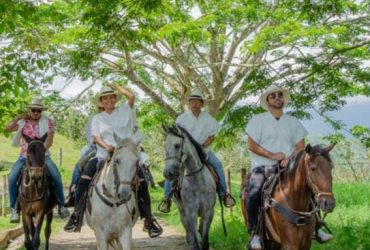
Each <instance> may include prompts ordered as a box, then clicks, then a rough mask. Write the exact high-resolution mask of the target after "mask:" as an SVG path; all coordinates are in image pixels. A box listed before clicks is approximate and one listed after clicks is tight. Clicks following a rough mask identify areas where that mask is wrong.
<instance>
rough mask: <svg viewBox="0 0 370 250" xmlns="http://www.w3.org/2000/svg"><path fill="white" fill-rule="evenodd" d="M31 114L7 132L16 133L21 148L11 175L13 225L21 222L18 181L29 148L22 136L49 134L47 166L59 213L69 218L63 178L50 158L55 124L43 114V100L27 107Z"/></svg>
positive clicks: (10, 125) (15, 142)
mask: <svg viewBox="0 0 370 250" xmlns="http://www.w3.org/2000/svg"><path fill="white" fill-rule="evenodd" d="M27 108H28V109H29V112H28V113H27V114H21V115H18V116H16V117H15V118H14V119H13V120H12V121H10V122H9V123H8V124H7V126H6V128H5V130H6V131H8V132H16V134H15V136H14V139H13V144H12V145H13V146H15V147H21V153H20V156H19V158H18V160H17V161H16V163H15V164H14V166H13V167H12V169H11V171H10V174H9V196H10V207H11V208H12V215H11V217H10V222H11V223H18V222H19V211H18V209H17V207H16V202H17V199H18V190H19V186H18V184H17V181H18V179H19V176H20V174H21V172H22V168H23V166H24V165H25V163H26V157H27V147H28V143H27V142H26V141H25V140H24V138H23V137H22V134H25V135H27V136H28V137H29V138H35V137H38V138H41V137H42V136H43V135H45V134H46V133H47V139H46V142H45V143H44V146H45V148H46V149H47V152H46V159H45V161H46V165H47V166H48V169H49V173H50V175H51V178H52V180H53V182H54V188H55V193H56V195H57V198H58V203H59V208H58V213H59V216H60V217H61V218H66V217H68V216H69V212H68V209H67V208H66V207H64V194H63V184H62V177H61V175H60V173H59V170H58V168H57V167H56V166H55V164H54V162H53V161H52V160H51V158H50V152H49V150H48V149H49V148H50V147H51V146H52V145H53V140H54V122H53V121H52V120H51V119H50V118H48V117H45V116H43V115H42V112H43V111H44V110H45V109H46V108H45V106H44V105H43V103H42V100H41V99H36V98H35V99H33V100H32V101H31V103H30V104H29V105H28V106H27Z"/></svg>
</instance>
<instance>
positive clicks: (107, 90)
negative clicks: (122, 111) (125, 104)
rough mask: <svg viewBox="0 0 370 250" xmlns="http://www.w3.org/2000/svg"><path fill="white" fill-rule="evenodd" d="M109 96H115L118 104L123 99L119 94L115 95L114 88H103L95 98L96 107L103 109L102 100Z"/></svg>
mask: <svg viewBox="0 0 370 250" xmlns="http://www.w3.org/2000/svg"><path fill="white" fill-rule="evenodd" d="M107 95H115V96H116V102H118V101H119V100H120V99H121V98H122V95H121V94H119V93H115V92H114V91H113V89H112V88H110V87H108V86H103V87H101V89H100V92H99V94H98V95H97V96H96V97H95V98H94V103H95V104H96V106H98V107H101V108H103V107H104V106H103V103H102V102H101V100H100V98H102V97H103V96H107Z"/></svg>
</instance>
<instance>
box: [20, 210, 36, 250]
mask: <svg viewBox="0 0 370 250" xmlns="http://www.w3.org/2000/svg"><path fill="white" fill-rule="evenodd" d="M22 221H23V231H24V247H25V248H26V249H27V250H31V249H32V241H31V237H30V233H31V232H32V225H33V222H32V218H31V217H30V216H28V215H27V214H25V213H23V215H22Z"/></svg>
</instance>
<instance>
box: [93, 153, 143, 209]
mask: <svg viewBox="0 0 370 250" xmlns="http://www.w3.org/2000/svg"><path fill="white" fill-rule="evenodd" d="M121 147H123V146H121ZM121 147H119V148H116V150H115V151H114V154H113V157H112V159H115V158H116V154H117V151H118V150H120V149H121ZM127 147H128V148H129V149H130V150H131V152H132V153H134V154H135V155H136V156H137V157H138V153H137V152H135V151H134V150H132V148H131V147H129V146H127ZM110 165H111V167H113V183H114V188H115V189H116V192H118V188H119V187H120V186H121V185H129V186H131V190H133V189H135V187H134V186H135V184H136V183H137V181H136V180H137V178H138V177H137V173H138V171H139V160H138V161H137V162H136V164H135V174H134V176H133V177H132V179H131V180H130V181H122V180H121V179H120V177H119V174H118V166H119V161H118V160H114V161H113V162H111V163H110ZM107 168H108V166H106V167H105V168H104V170H103V178H104V180H105V179H106V177H107V172H108V171H107ZM102 189H103V194H104V195H105V196H106V197H108V198H110V199H112V200H114V203H111V202H110V201H108V200H107V199H105V198H104V196H102V194H101V193H100V191H99V189H98V188H97V186H95V190H96V192H97V194H98V196H99V198H100V199H101V200H102V201H103V202H104V203H106V204H107V205H109V206H113V205H116V206H117V207H118V206H120V205H122V204H127V202H129V201H130V200H131V198H132V196H131V195H130V197H129V198H128V199H117V193H116V194H115V195H113V194H111V193H110V192H109V190H108V188H107V187H106V185H105V181H103V184H102Z"/></svg>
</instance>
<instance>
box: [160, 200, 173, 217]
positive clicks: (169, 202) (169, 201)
mask: <svg viewBox="0 0 370 250" xmlns="http://www.w3.org/2000/svg"><path fill="white" fill-rule="evenodd" d="M165 203H166V204H167V205H168V207H169V209H168V210H162V209H161V208H162V206H163V205H164V204H165ZM158 211H159V212H161V213H165V214H168V213H169V212H170V211H171V198H170V197H167V198H163V199H162V201H161V203H159V205H158Z"/></svg>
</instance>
